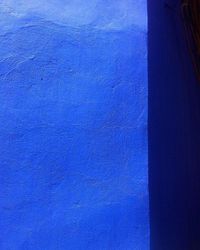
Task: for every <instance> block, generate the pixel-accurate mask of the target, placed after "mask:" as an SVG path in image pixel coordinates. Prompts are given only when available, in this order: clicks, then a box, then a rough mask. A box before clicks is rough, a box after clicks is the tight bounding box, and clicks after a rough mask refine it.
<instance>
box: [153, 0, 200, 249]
mask: <svg viewBox="0 0 200 250" xmlns="http://www.w3.org/2000/svg"><path fill="white" fill-rule="evenodd" d="M148 13H149V14H148V15H149V173H150V174H149V187H150V212H151V249H152V250H197V249H200V216H199V214H200V199H199V194H200V83H199V84H198V83H197V82H196V80H195V76H194V72H193V69H192V65H191V63H190V57H189V54H188V51H187V46H186V42H185V40H184V32H183V25H182V20H181V14H180V6H179V2H178V1H171V2H170V1H168V2H164V1H162V0H149V1H148Z"/></svg>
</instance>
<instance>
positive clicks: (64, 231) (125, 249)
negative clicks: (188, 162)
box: [0, 0, 149, 250]
mask: <svg viewBox="0 0 200 250" xmlns="http://www.w3.org/2000/svg"><path fill="white" fill-rule="evenodd" d="M146 16H147V14H146V1H145V0H140V1H138V0H137V1H136V0H131V1H130V0H123V1H122V0H120V1H119V0H115V1H114V0H107V1H104V0H93V1H89V0H86V1H81V0H71V1H64V0H57V1H55V0H51V1H47V0H40V1H38V0H31V1H25V0H23V1H22V0H17V1H16V0H15V1H14V0H2V1H1V2H0V47H1V50H0V106H1V108H0V121H1V126H0V144H1V147H0V165H1V166H0V190H1V193H0V249H1V250H37V249H38V250H64V249H65V250H148V249H149V226H148V191H147V173H148V160H147V45H146V36H147V27H146Z"/></svg>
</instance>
